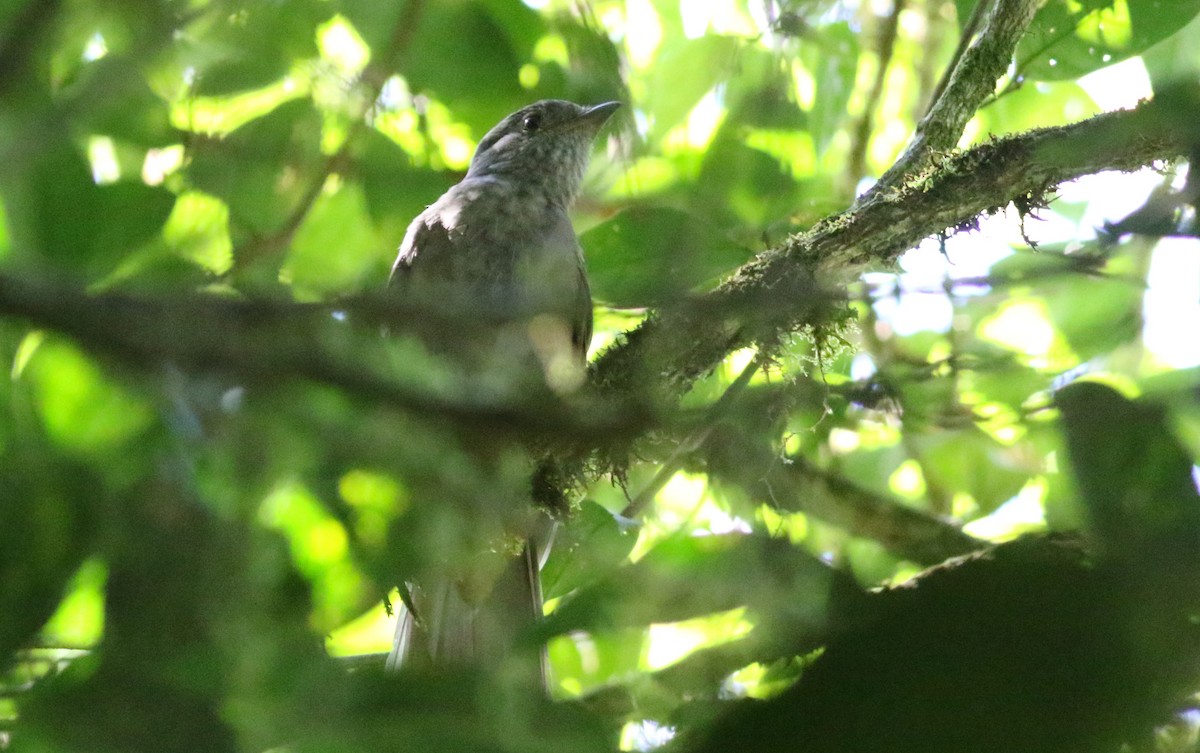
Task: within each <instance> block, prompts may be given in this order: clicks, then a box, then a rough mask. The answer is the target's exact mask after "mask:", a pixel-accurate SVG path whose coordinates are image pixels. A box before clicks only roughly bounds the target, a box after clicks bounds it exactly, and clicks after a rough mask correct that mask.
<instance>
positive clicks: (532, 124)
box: [521, 112, 542, 133]
mask: <svg viewBox="0 0 1200 753" xmlns="http://www.w3.org/2000/svg"><path fill="white" fill-rule="evenodd" d="M541 125H542V116H541V115H538V114H537V113H536V112H531V113H529V114H528V115H526V116H525V117H524V118H523V119H522V120H521V127H522V128H524V129H525V132H526V133H533V132H534V131H536V130H537V129H538V128H539V127H540V126H541Z"/></svg>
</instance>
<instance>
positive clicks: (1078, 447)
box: [1055, 382, 1200, 560]
mask: <svg viewBox="0 0 1200 753" xmlns="http://www.w3.org/2000/svg"><path fill="white" fill-rule="evenodd" d="M1055 405H1057V406H1058V408H1059V410H1061V411H1062V415H1063V428H1064V430H1065V431H1066V436H1067V448H1068V451H1069V452H1070V459H1071V466H1072V468H1073V470H1074V477H1075V483H1076V485H1077V486H1078V488H1079V491H1080V493H1081V498H1082V501H1083V503H1084V505H1085V508H1086V510H1087V512H1088V515H1089V517H1090V519H1091V524H1092V527H1093V532H1094V534H1095V535H1096V536H1097V537H1098V538H1099V543H1100V544H1101V545H1102V546H1103V547H1104V548H1106V549H1112V550H1115V551H1117V552H1119V553H1121V554H1123V555H1126V556H1132V557H1135V558H1140V557H1148V556H1151V555H1154V556H1161V555H1163V554H1164V552H1163V551H1162V549H1161V548H1162V547H1163V546H1164V545H1166V544H1169V543H1170V544H1174V545H1176V546H1178V547H1180V553H1181V554H1184V555H1185V556H1187V557H1188V558H1189V560H1190V559H1191V558H1193V557H1195V555H1196V551H1197V544H1200V496H1197V493H1196V481H1195V478H1194V477H1193V473H1192V469H1193V463H1194V461H1193V459H1192V457H1191V455H1190V454H1189V453H1187V452H1186V451H1185V450H1184V449H1183V448H1182V447H1181V446H1180V445H1179V441H1178V440H1177V439H1175V437H1174V435H1173V433H1172V432H1171V430H1170V427H1169V426H1168V425H1167V422H1166V415H1165V412H1164V411H1163V410H1162V409H1161V408H1160V407H1158V406H1155V405H1153V404H1152V403H1148V402H1146V401H1140V402H1133V401H1131V400H1129V399H1127V398H1125V397H1124V396H1122V395H1121V394H1120V393H1119V392H1117V391H1116V390H1114V389H1113V388H1111V387H1108V386H1107V385H1103V384H1099V383H1097V382H1075V383H1073V384H1070V385H1068V386H1066V387H1064V388H1063V389H1061V390H1059V391H1058V392H1057V393H1056V394H1055Z"/></svg>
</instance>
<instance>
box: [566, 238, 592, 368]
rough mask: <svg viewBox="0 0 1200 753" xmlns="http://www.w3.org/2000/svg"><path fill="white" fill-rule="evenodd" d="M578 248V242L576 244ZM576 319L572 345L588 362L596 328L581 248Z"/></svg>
mask: <svg viewBox="0 0 1200 753" xmlns="http://www.w3.org/2000/svg"><path fill="white" fill-rule="evenodd" d="M576 245H577V247H578V241H577V242H576ZM574 315H575V316H574V318H573V319H572V326H571V344H572V345H574V346H575V347H576V349H577V350H578V351H579V355H580V357H581V358H582V359H583V360H584V361H586V360H587V352H588V346H589V345H591V343H592V327H593V326H594V321H593V317H594V316H595V314H594V313H593V311H592V288H591V286H590V285H588V277H587V266H586V264H585V263H584V260H583V249H582V248H579V283H578V286H577V288H576V290H575V306H574Z"/></svg>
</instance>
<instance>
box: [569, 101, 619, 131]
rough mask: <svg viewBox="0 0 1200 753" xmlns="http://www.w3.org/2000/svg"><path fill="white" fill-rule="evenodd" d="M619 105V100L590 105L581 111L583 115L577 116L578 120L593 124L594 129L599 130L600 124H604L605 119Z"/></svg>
mask: <svg viewBox="0 0 1200 753" xmlns="http://www.w3.org/2000/svg"><path fill="white" fill-rule="evenodd" d="M620 106H621V103H620V102H604V103H603V104H599V105H592V106H591V107H589V108H587V109H586V110H584V111H583V115H581V116H580V117H579V120H580V121H581V122H586V123H591V124H593V125H594V126H595V128H596V130H600V126H602V125H604V123H605V121H607V120H608V119H609V117H611V116H612V114H613V113H614V112H616V111H617V108H618V107H620Z"/></svg>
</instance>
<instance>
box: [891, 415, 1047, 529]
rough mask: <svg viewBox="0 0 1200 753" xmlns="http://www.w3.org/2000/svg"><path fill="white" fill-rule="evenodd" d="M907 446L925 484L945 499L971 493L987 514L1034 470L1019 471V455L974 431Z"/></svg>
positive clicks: (925, 437)
mask: <svg viewBox="0 0 1200 753" xmlns="http://www.w3.org/2000/svg"><path fill="white" fill-rule="evenodd" d="M910 446H912V447H913V448H914V451H915V454H916V456H917V457H918V459H919V460H920V461H921V468H922V470H923V471H924V473H925V479H926V483H927V484H928V485H929V486H930V487H931V488H936V489H937V490H938V491H939V492H940V493H941V494H942V495H943V496H945V497H946V498H947V499H949V498H950V496H952V495H953V494H955V493H958V492H965V493H967V494H970V495H971V496H972V497H973V498H974V499H975V502H976V504H978V505H979V508H980V512H981V513H982V514H985V515H986V514H987V513H990V512H992V511H993V510H995V509H996V508H997V507H999V506H1000V505H1001V504H1003V503H1004V502H1006V501H1008V500H1009V499H1011V498H1012V497H1013V496H1014V495H1015V494H1016V493H1017V492H1019V491H1021V488H1022V487H1024V486H1025V484H1026V482H1028V481H1029V477H1030V475H1031V474H1032V473H1033V472H1034V471H1037V470H1038V469H1037V468H1033V469H1029V468H1022V467H1021V466H1020V465H1019V464H1018V462H1017V461H1018V460H1019V458H1020V453H1019V452H1017V451H1014V450H1013V449H1012V448H1009V447H1005V446H1004V445H1002V444H1000V443H999V442H997V441H996V440H994V439H992V438H991V437H989V436H988V435H987V434H984V433H983V432H982V431H980V430H979V429H977V428H974V427H972V428H969V429H965V430H962V431H953V432H951V431H942V432H937V433H933V434H925V435H920V436H914V437H912V438H911V439H910Z"/></svg>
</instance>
